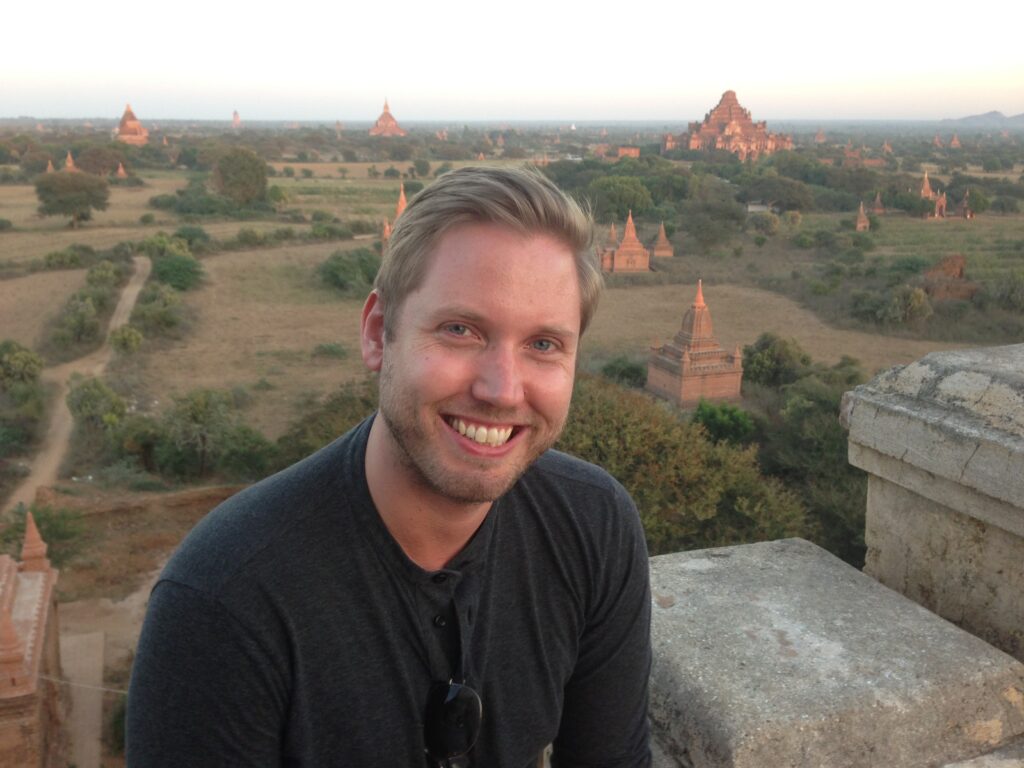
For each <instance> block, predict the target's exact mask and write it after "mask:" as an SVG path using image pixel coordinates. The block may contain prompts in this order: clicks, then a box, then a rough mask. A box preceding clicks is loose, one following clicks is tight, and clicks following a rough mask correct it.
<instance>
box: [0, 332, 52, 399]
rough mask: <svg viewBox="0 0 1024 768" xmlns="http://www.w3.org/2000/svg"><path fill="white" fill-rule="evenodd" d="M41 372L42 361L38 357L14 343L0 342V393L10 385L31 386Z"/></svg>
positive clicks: (8, 340) (6, 340)
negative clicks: (20, 383) (23, 384)
mask: <svg viewBox="0 0 1024 768" xmlns="http://www.w3.org/2000/svg"><path fill="white" fill-rule="evenodd" d="M42 372H43V360H42V358H41V357H39V355H37V354H36V353H35V352H33V351H32V350H31V349H28V348H27V347H23V346H22V345H21V344H19V343H18V342H16V341H12V340H11V339H4V340H3V341H0V392H2V391H3V390H5V389H7V388H8V387H9V386H11V385H12V384H15V383H18V382H22V383H26V384H32V383H35V382H37V381H38V380H39V374H41V373H42Z"/></svg>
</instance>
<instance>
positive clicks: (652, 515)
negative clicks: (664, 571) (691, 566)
mask: <svg viewBox="0 0 1024 768" xmlns="http://www.w3.org/2000/svg"><path fill="white" fill-rule="evenodd" d="M558 448H559V449H561V450H563V451H566V452H568V453H572V454H574V455H576V456H579V457H581V458H583V459H586V460H588V461H592V462H595V463H597V464H599V465H601V466H603V467H604V468H606V469H607V470H608V471H609V472H611V474H612V475H613V476H614V477H615V478H617V479H618V480H619V481H620V482H621V483H622V484H623V485H624V486H625V487H626V489H627V490H628V491H629V492H630V494H631V495H632V497H633V499H634V501H636V504H637V507H638V508H639V510H640V519H641V521H642V522H643V525H644V530H645V531H646V534H647V541H648V546H649V547H650V550H651V553H652V554H660V553H663V552H673V551H677V550H680V549H687V548H694V547H712V546H724V545H727V544H739V543H743V542H752V541H763V540H766V539H774V538H780V537H786V536H808V535H809V531H808V529H807V526H806V521H805V515H804V510H803V507H802V505H801V504H800V502H799V501H798V500H797V499H796V497H795V496H794V495H793V494H792V493H790V492H789V491H787V490H786V489H785V488H783V486H782V484H781V483H779V482H778V481H777V480H773V479H771V478H767V477H765V476H763V475H762V474H761V473H760V471H759V469H758V466H757V460H756V457H755V455H754V450H753V448H748V449H740V448H737V447H735V446H732V445H729V444H727V443H720V444H717V445H716V444H714V443H712V442H711V441H709V440H708V439H707V438H706V437H705V436H704V433H703V430H701V429H700V428H699V427H696V426H695V425H692V424H689V423H686V422H684V421H682V420H681V419H680V418H679V416H678V414H677V413H676V412H674V411H672V410H670V409H667V408H663V407H662V406H661V404H659V403H655V402H653V401H652V400H651V399H650V398H648V397H646V396H645V395H643V394H640V393H635V392H630V391H628V390H624V389H623V388H622V387H620V386H618V385H616V384H613V383H611V382H608V381H604V380H602V379H600V378H597V377H593V376H588V375H586V374H582V375H580V376H579V377H578V379H577V386H576V389H575V392H574V394H573V400H572V409H571V411H570V415H569V420H568V422H567V424H566V428H565V431H564V432H563V433H562V436H561V438H560V439H559V442H558Z"/></svg>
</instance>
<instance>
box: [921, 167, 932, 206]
mask: <svg viewBox="0 0 1024 768" xmlns="http://www.w3.org/2000/svg"><path fill="white" fill-rule="evenodd" d="M921 199H923V200H934V199H935V192H934V191H933V190H932V184H931V182H930V181H928V171H925V172H924V181H922V182H921Z"/></svg>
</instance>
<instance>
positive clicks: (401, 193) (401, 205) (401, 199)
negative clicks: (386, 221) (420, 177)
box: [395, 182, 406, 219]
mask: <svg viewBox="0 0 1024 768" xmlns="http://www.w3.org/2000/svg"><path fill="white" fill-rule="evenodd" d="M405 206H406V202H405V182H399V184H398V204H397V205H396V206H395V219H397V218H398V217H399V216H401V215H402V211H404V210H405Z"/></svg>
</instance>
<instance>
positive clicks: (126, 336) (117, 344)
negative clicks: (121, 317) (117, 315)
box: [110, 325, 142, 355]
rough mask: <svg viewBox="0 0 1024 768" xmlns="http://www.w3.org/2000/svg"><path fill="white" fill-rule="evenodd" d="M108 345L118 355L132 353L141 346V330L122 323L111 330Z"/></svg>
mask: <svg viewBox="0 0 1024 768" xmlns="http://www.w3.org/2000/svg"><path fill="white" fill-rule="evenodd" d="M110 345H111V346H112V347H113V348H114V351H115V352H117V353H118V354H120V355H133V354H135V353H136V352H138V351H139V347H140V346H142V331H140V330H139V329H138V328H133V327H132V326H130V325H122V326H121V327H120V328H116V329H115V330H114V331H112V332H111V334H110Z"/></svg>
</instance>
